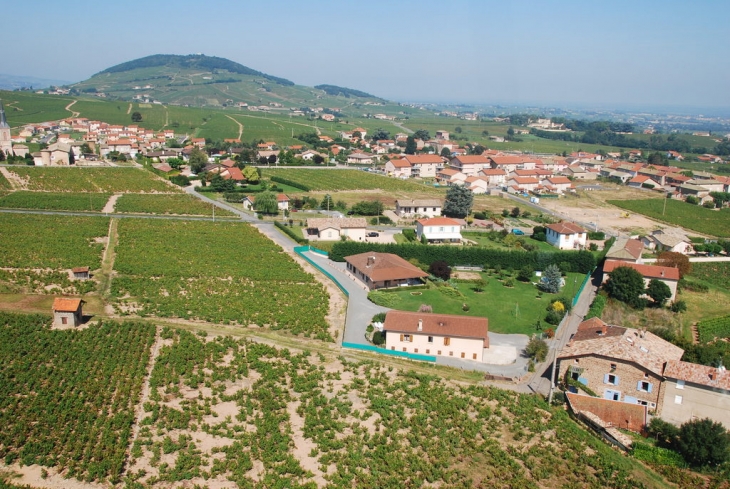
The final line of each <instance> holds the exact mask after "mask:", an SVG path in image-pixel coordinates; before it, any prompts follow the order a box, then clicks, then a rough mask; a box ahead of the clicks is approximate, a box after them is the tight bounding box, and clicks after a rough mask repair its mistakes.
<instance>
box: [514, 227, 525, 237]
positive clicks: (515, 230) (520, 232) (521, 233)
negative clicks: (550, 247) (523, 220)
mask: <svg viewBox="0 0 730 489" xmlns="http://www.w3.org/2000/svg"><path fill="white" fill-rule="evenodd" d="M512 234H514V235H515V236H524V235H525V233H524V232H523V231H522V230H520V229H517V228H514V229H513V230H512Z"/></svg>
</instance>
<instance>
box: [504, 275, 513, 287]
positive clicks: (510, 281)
mask: <svg viewBox="0 0 730 489" xmlns="http://www.w3.org/2000/svg"><path fill="white" fill-rule="evenodd" d="M504 286H505V287H514V286H515V280H514V279H513V278H511V277H510V278H508V279H506V280H505V281H504Z"/></svg>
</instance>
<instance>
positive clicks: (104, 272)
mask: <svg viewBox="0 0 730 489" xmlns="http://www.w3.org/2000/svg"><path fill="white" fill-rule="evenodd" d="M117 222H118V221H117V220H116V219H110V220H109V232H108V233H107V244H106V248H104V257H103V258H102V260H101V279H100V280H99V293H100V294H101V297H102V299H103V300H104V302H107V301H106V299H107V298H108V297H109V295H110V294H111V288H112V276H113V274H114V260H115V258H116V254H115V253H114V249H115V247H116V245H117V241H118V235H117ZM104 308H105V312H107V313H113V312H114V311H113V309H111V310H110V308H111V306H104Z"/></svg>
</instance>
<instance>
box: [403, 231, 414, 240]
mask: <svg viewBox="0 0 730 489" xmlns="http://www.w3.org/2000/svg"><path fill="white" fill-rule="evenodd" d="M402 233H403V237H404V238H406V239H407V240H408V241H416V239H417V238H416V230H415V229H410V228H408V229H404V230H403V231H402Z"/></svg>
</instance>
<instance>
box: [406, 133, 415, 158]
mask: <svg viewBox="0 0 730 489" xmlns="http://www.w3.org/2000/svg"><path fill="white" fill-rule="evenodd" d="M417 149H418V147H417V146H416V139H415V138H414V137H413V136H408V137H407V138H406V149H405V153H406V154H407V155H414V154H416V150H417Z"/></svg>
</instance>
